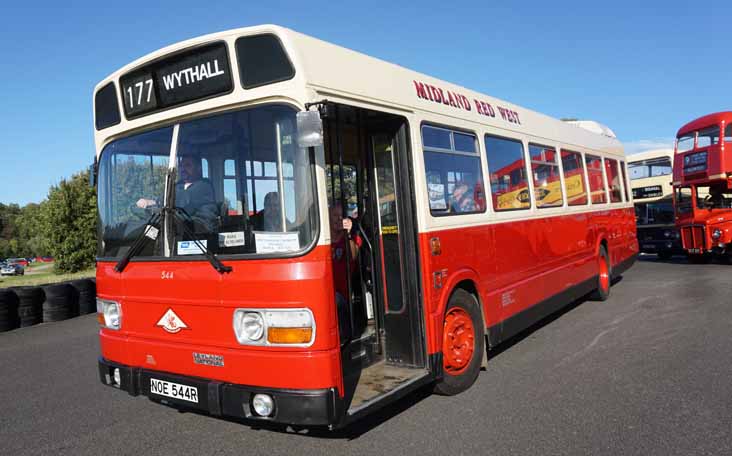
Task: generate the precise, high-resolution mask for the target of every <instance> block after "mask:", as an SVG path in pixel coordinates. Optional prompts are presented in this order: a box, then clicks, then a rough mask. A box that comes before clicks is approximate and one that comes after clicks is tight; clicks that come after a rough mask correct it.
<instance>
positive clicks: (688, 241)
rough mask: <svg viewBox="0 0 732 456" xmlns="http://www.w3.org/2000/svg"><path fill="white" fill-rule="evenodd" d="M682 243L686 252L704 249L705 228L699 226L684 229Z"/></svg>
mask: <svg viewBox="0 0 732 456" xmlns="http://www.w3.org/2000/svg"><path fill="white" fill-rule="evenodd" d="M681 243H682V245H683V246H684V249H685V250H690V249H704V227H703V226H699V225H692V226H684V227H682V228H681Z"/></svg>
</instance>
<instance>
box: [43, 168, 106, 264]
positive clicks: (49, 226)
mask: <svg viewBox="0 0 732 456" xmlns="http://www.w3.org/2000/svg"><path fill="white" fill-rule="evenodd" d="M88 182H89V172H88V171H86V172H81V173H77V174H74V175H73V176H72V177H71V178H70V179H68V180H66V179H63V180H62V181H61V182H60V183H59V184H58V185H57V186H52V187H51V189H50V190H49V192H48V199H47V201H44V202H43V203H42V204H41V207H40V210H39V212H40V217H39V219H40V224H39V226H40V232H41V235H42V238H43V239H42V240H37V242H39V243H40V244H41V245H42V246H43V247H45V248H47V249H48V251H49V252H50V253H51V254H52V255H53V256H54V257H55V259H56V263H55V267H56V271H57V272H76V271H80V270H82V269H85V268H88V267H91V266H93V265H94V256H95V254H96V248H97V241H96V222H97V210H96V192H95V191H94V189H93V188H91V187H90V186H89V183H88ZM44 243H45V245H43V244H44Z"/></svg>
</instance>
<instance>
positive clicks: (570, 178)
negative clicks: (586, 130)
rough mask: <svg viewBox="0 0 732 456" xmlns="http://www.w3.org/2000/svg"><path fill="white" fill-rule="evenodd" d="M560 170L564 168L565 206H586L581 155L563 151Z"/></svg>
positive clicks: (583, 167) (583, 168)
mask: <svg viewBox="0 0 732 456" xmlns="http://www.w3.org/2000/svg"><path fill="white" fill-rule="evenodd" d="M562 168H564V187H565V191H566V193H567V204H569V205H570V206H584V205H585V204H587V189H586V188H585V166H584V162H583V161H582V154H580V153H578V152H570V151H567V150H563V151H562Z"/></svg>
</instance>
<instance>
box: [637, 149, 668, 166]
mask: <svg viewBox="0 0 732 456" xmlns="http://www.w3.org/2000/svg"><path fill="white" fill-rule="evenodd" d="M660 157H668V158H669V159H670V160H671V162H673V159H674V150H673V149H653V150H646V151H643V152H639V153H637V154H632V155H628V157H627V158H628V164H629V165H630V164H633V163H635V162H640V161H644V160H651V159H654V158H660Z"/></svg>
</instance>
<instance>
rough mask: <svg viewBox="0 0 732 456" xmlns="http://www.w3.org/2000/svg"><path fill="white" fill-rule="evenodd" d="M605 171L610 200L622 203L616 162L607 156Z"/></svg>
mask: <svg viewBox="0 0 732 456" xmlns="http://www.w3.org/2000/svg"><path fill="white" fill-rule="evenodd" d="M605 173H606V174H607V183H608V185H609V186H610V202H611V203H622V202H623V197H622V189H621V187H620V174H619V173H618V162H617V161H616V160H612V159H609V158H606V159H605Z"/></svg>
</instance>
